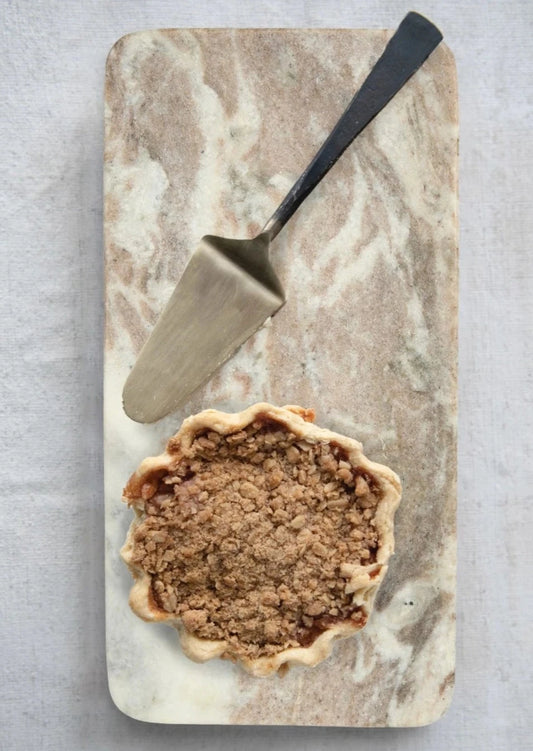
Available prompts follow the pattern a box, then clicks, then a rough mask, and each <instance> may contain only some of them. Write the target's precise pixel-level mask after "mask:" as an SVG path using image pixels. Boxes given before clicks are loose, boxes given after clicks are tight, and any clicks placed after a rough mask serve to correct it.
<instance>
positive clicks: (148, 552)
mask: <svg viewBox="0 0 533 751" xmlns="http://www.w3.org/2000/svg"><path fill="white" fill-rule="evenodd" d="M171 443H172V442H171ZM171 447H172V446H171ZM174 449H178V450H179V449H180V447H179V445H176V446H174ZM141 495H142V506H141V508H140V510H141V511H142V512H143V519H142V521H141V523H140V524H139V525H138V527H137V528H136V530H135V534H134V543H133V562H134V563H135V564H136V565H137V566H138V567H140V568H141V569H142V570H143V571H145V572H147V573H148V574H150V576H151V578H152V596H153V598H154V602H155V603H156V604H157V606H158V607H160V608H162V609H163V610H165V611H166V612H167V613H172V614H175V615H176V616H179V617H180V618H181V620H182V623H183V625H184V627H185V628H186V629H187V630H188V631H190V632H192V633H194V634H195V635H196V636H198V637H200V638H203V639H209V640H221V639H223V640H225V641H227V642H228V643H229V645H230V647H231V648H232V651H233V652H234V653H235V654H240V655H246V656H247V657H252V658H253V657H260V656H263V655H272V654H276V653H278V652H280V651H282V650H285V649H287V648H289V647H298V646H308V645H309V644H311V643H312V642H313V641H314V640H315V639H316V638H317V636H318V635H319V634H321V633H322V632H323V631H324V630H326V629H327V628H328V627H330V626H331V625H332V624H334V623H337V622H340V621H343V620H346V619H349V618H351V619H354V620H355V621H356V622H360V623H361V625H364V620H365V619H366V614H365V613H364V612H363V611H361V609H359V608H357V607H355V606H354V605H353V603H352V596H351V595H350V594H347V593H346V591H345V587H346V578H343V566H342V564H345V563H346V562H350V563H351V564H357V563H360V564H362V565H367V564H371V563H373V562H374V561H375V556H376V551H377V548H378V544H379V540H378V533H377V531H376V529H375V527H374V522H373V520H374V514H375V511H376V507H377V505H378V502H379V499H380V497H381V495H380V490H379V488H378V487H377V483H375V481H374V479H373V478H372V477H371V476H370V475H369V474H368V473H367V472H363V471H362V470H361V469H359V468H354V467H352V466H351V465H350V463H349V462H348V461H346V454H345V452H344V451H343V449H342V448H341V447H339V446H337V445H335V444H333V443H317V444H313V443H308V442H307V441H302V440H299V439H298V438H297V437H296V436H295V435H294V434H293V433H291V432H289V431H288V430H287V429H286V428H285V426H284V425H282V424H281V423H277V422H273V421H272V420H268V421H267V420H261V419H257V420H256V421H255V422H253V423H252V424H251V425H249V426H248V427H246V428H245V429H243V430H240V431H239V432H237V433H233V434H230V435H227V436H223V435H220V434H219V433H216V432H214V431H209V432H204V433H203V434H199V435H197V436H196V438H195V440H194V442H193V443H192V446H191V448H190V450H187V451H186V452H182V451H181V452H180V453H179V458H177V460H176V462H175V463H174V465H173V466H172V468H171V470H170V471H169V472H167V473H166V474H165V475H164V476H163V477H159V478H156V479H155V480H154V481H153V482H146V483H145V484H144V485H143V487H142V491H141ZM136 505H137V506H138V503H137V502H136Z"/></svg>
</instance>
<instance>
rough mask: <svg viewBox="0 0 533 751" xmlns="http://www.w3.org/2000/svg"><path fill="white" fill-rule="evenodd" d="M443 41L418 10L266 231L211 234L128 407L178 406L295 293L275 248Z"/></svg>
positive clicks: (165, 409) (135, 377)
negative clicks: (279, 268)
mask: <svg viewBox="0 0 533 751" xmlns="http://www.w3.org/2000/svg"><path fill="white" fill-rule="evenodd" d="M441 40H442V34H441V33H440V31H439V30H438V29H437V28H436V27H435V26H434V25H433V24H432V23H431V22H430V21H428V20H427V19H426V18H424V17H423V16H421V15H419V14H418V13H408V14H407V15H406V17H405V18H404V19H403V21H402V22H401V24H400V25H399V27H398V29H397V31H396V32H395V33H394V35H393V36H392V37H391V39H390V41H389V42H388V44H387V46H386V47H385V50H384V52H383V54H382V55H381V57H380V58H379V60H378V61H377V63H376V64H375V65H374V67H373V68H372V70H371V71H370V73H369V75H368V77H367V78H366V80H365V82H364V83H363V85H362V86H361V88H360V89H359V91H358V92H357V93H356V94H355V96H354V98H353V99H352V101H351V102H350V104H349V105H348V107H347V109H346V110H345V112H344V114H343V115H342V116H341V118H340V120H339V121H338V123H337V124H336V125H335V127H334V128H333V130H332V132H331V133H330V135H329V136H328V137H327V139H326V141H325V142H324V144H323V145H322V147H321V148H320V149H319V151H318V152H317V154H316V155H315V157H314V158H313V160H312V161H311V163H310V164H309V166H308V167H307V169H306V170H305V171H304V172H303V173H302V175H301V176H300V178H299V179H298V180H297V181H296V183H295V184H294V185H293V187H292V188H291V189H290V191H289V193H288V194H287V196H286V197H285V198H284V200H283V201H282V203H281V204H280V206H279V207H278V208H277V209H276V211H275V212H274V214H273V215H272V216H271V218H270V219H269V220H268V222H267V223H266V224H265V226H264V227H263V229H262V231H261V232H260V234H259V235H257V237H254V238H253V239H248V240H232V239H228V238H224V237H215V236H214V235H205V237H203V238H202V239H201V240H200V243H199V245H198V247H197V248H196V250H195V251H194V253H193V254H192V256H191V258H190V260H189V263H188V265H187V267H186V268H185V271H184V273H183V275H182V277H181V279H180V280H179V282H178V284H177V286H176V288H175V290H174V292H173V293H172V296H171V298H170V300H169V301H168V303H167V305H166V307H165V309H164V310H163V312H162V314H161V316H160V317H159V319H158V321H157V323H156V325H155V327H154V329H153V332H152V334H151V335H150V337H149V338H148V341H147V342H146V344H145V345H144V347H143V348H142V350H141V352H140V354H139V357H138V359H137V362H136V363H135V365H134V367H133V369H132V371H131V373H130V375H129V377H128V379H127V381H126V384H125V386H124V390H123V395H122V396H123V404H124V410H125V412H126V414H127V415H128V416H129V417H131V418H132V419H133V420H136V421H137V422H144V423H150V422H155V421H156V420H159V419H160V418H162V417H164V416H165V415H167V414H169V413H170V412H173V411H174V410H176V409H178V408H179V407H180V406H182V405H183V404H184V402H186V400H187V398H188V397H189V396H190V394H191V393H192V392H193V391H195V389H197V388H198V387H199V386H201V385H202V384H204V383H205V382H206V381H208V380H209V378H210V377H211V376H212V375H213V373H214V372H215V371H216V370H217V369H218V368H219V367H220V366H221V365H222V363H224V362H225V361H226V360H227V359H228V358H229V357H231V355H233V354H234V353H235V351H236V350H237V349H238V348H239V347H240V346H241V345H242V344H243V343H244V342H245V341H246V340H247V339H248V338H249V337H250V336H252V334H254V333H255V332H256V331H257V330H258V329H259V328H260V327H261V326H262V325H263V324H264V323H265V321H266V320H267V319H268V318H269V317H270V316H272V315H274V313H276V312H277V311H278V310H279V309H280V308H281V307H282V305H283V304H284V302H285V293H284V291H283V288H282V286H281V284H280V281H279V279H278V278H277V276H276V273H275V271H274V269H273V268H272V265H271V264H270V261H269V257H268V254H269V247H270V243H271V242H272V240H273V239H274V238H275V237H276V235H277V234H278V233H279V231H280V230H281V229H282V227H283V226H284V225H285V223H286V222H287V221H288V220H289V219H290V217H291V216H292V215H293V214H294V212H295V211H296V209H297V208H298V207H299V206H300V204H301V203H302V201H304V199H305V198H306V197H307V196H308V195H309V193H310V192H311V191H312V190H313V189H314V188H315V187H316V186H317V185H318V183H319V182H320V181H321V180H322V178H323V177H324V175H326V173H327V172H328V171H329V170H330V169H331V167H332V166H333V165H334V164H335V162H336V161H337V159H338V158H339V157H340V156H341V154H342V153H343V152H344V151H345V149H346V148H347V147H348V146H349V145H350V143H351V142H352V141H353V139H354V138H355V137H356V136H357V135H358V134H359V133H361V131H362V130H363V129H364V128H365V127H366V126H367V125H368V123H369V122H370V121H371V120H372V119H373V118H374V117H375V116H376V115H377V114H378V113H379V112H380V110H382V109H383V107H384V106H385V105H386V104H387V103H388V102H389V101H390V100H391V99H392V97H393V96H394V95H395V94H396V93H397V92H398V91H399V90H400V89H401V88H402V86H403V85H404V84H405V83H406V82H407V81H408V80H409V78H410V77H411V76H412V75H413V73H415V72H416V71H417V70H418V68H419V67H420V66H421V65H422V63H423V62H424V60H426V58H427V57H428V55H430V54H431V52H432V51H433V50H434V49H435V47H436V46H437V45H438V44H439V42H440V41H441Z"/></svg>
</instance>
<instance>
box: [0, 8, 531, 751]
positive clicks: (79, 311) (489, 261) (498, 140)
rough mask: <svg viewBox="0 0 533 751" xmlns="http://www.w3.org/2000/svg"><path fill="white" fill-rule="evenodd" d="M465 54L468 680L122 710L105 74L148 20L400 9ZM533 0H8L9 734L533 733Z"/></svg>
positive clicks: (1, 132) (387, 20) (5, 509)
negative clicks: (425, 696) (113, 606)
mask: <svg viewBox="0 0 533 751" xmlns="http://www.w3.org/2000/svg"><path fill="white" fill-rule="evenodd" d="M412 9H414V10H418V11H420V12H422V13H424V14H426V15H427V16H428V17H429V18H431V19H432V20H433V21H434V22H435V23H436V24H437V25H438V26H439V27H440V28H441V29H442V31H443V33H444V36H445V40H446V42H447V43H448V44H449V46H450V47H451V48H452V50H453V51H454V53H455V55H456V60H457V65H458V73H459V92H460V116H461V173H460V175H461V176H460V207H461V232H460V251H461V253H460V256H461V258H460V268H461V283H460V361H459V362H460V365H459V366H460V419H459V508H458V529H459V586H458V644H457V682H456V692H455V698H454V701H453V704H452V708H451V709H450V711H449V712H448V714H447V715H446V716H445V717H444V718H443V719H442V720H440V721H439V722H438V723H436V724H435V725H433V726H430V727H427V728H421V729H412V730H352V729H313V728H252V727H250V728H246V727H244V728H231V727H221V728H213V727H194V726H187V727H173V726H158V725H145V724H143V723H139V722H136V721H134V720H131V719H129V718H127V717H125V716H124V715H122V714H121V713H120V712H119V711H118V710H117V709H116V708H115V707H114V705H113V704H112V702H111V700H110V698H109V694H108V691H107V683H106V669H105V645H104V610H103V599H104V579H103V571H104V569H103V537H104V535H103V518H104V516H103V498H102V490H103V488H102V420H101V400H102V388H101V368H102V354H101V350H102V327H103V283H102V270H103V263H102V228H101V224H102V193H101V178H102V146H103V122H102V120H103V113H102V107H103V105H102V89H103V77H104V65H105V57H106V54H107V52H108V50H109V48H110V47H111V45H112V44H113V42H114V41H115V40H116V39H117V38H119V37H120V36H122V35H123V34H124V33H126V32H129V31H137V30H141V29H144V28H156V27H179V26H184V27H187V26H196V27H199V26H277V27H280V26H297V27H308V26H326V27H377V28H383V27H389V28H392V27H395V26H396V25H397V24H398V22H399V21H400V20H401V18H402V17H403V15H404V14H405V12H407V11H408V10H412ZM532 38H533V3H531V1H530V0H507V2H503V1H501V0H487V2H484V1H483V0H479V2H468V1H467V2H455V1H454V2H444V1H442V2H436V1H431V0H427V1H426V2H423V3H422V2H421V3H420V4H418V5H417V6H410V5H407V4H405V3H403V2H399V1H396V0H370V1H369V2H355V0H354V1H353V2H348V1H347V0H345V1H344V2H334V0H321V1H320V0H315V1H313V0H310V1H309V2H304V1H303V0H302V1H300V2H298V1H294V2H287V1H286V0H285V2H284V1H283V0H265V1H264V2H256V3H253V2H245V1H244V0H225V1H222V0H196V2H189V1H183V2H173V1H171V0H154V1H153V2H141V1H139V2H135V1H133V0H130V1H128V0H108V2H106V1H105V0H92V1H89V0H77V1H74V0H72V1H71V2H62V1H61V0H33V1H32V0H18V1H17V0H3V2H2V3H0V39H1V46H2V49H1V55H0V65H1V68H2V75H1V81H2V96H1V99H0V107H1V120H0V144H1V146H0V179H1V180H2V191H1V194H0V211H1V216H2V219H1V222H0V236H1V253H0V263H1V269H0V285H1V286H0V312H1V321H2V324H1V325H2V337H1V344H0V346H1V355H0V389H1V394H2V396H1V401H0V416H1V419H0V430H1V441H2V444H1V451H2V462H1V464H0V482H1V487H2V499H1V507H0V508H1V511H0V514H1V518H2V522H1V528H0V587H1V589H2V592H1V603H2V607H1V613H2V615H1V625H0V629H1V633H0V644H1V647H2V658H3V659H2V670H0V747H1V748H3V749H6V750H9V751H11V749H28V751H30V750H31V749H43V750H46V749H54V751H59V750H62V749H68V750H69V751H71V750H73V751H76V750H77V749H80V751H82V750H84V749H91V750H92V749H106V751H115V749H146V748H157V749H171V748H187V749H192V750H194V751H196V750H198V751H199V750H200V749H221V750H222V749H247V748H250V747H251V746H252V744H253V748H254V749H257V751H261V750H262V749H271V748H289V749H309V751H314V750H315V749H317V750H318V749H326V748H329V747H334V748H336V749H339V750H342V749H365V750H366V749H388V750H391V751H394V750H395V749H408V750H410V749H413V750H417V751H418V750H420V751H422V749H423V750H424V751H427V750H430V751H431V750H432V749H437V750H439V751H440V750H441V749H442V751H445V750H446V751H448V749H465V750H469V749H472V750H473V751H474V750H475V751H478V749H498V750H499V749H502V751H504V750H505V751H507V749H511V748H512V749H513V750H514V751H520V750H521V749H532V748H533V727H532V720H531V711H532V708H533V702H532V696H533V685H532V673H533V667H532V652H533V639H532V635H531V634H532V627H531V622H532V620H533V605H532V601H533V598H532V591H531V585H530V580H531V571H532V570H533V555H532V549H533V539H532V538H533V525H532V513H531V506H532V505H533V490H532V488H533V469H532V468H533V461H532V432H533V431H532V427H533V410H532V401H533V382H532V381H533V379H532V370H533V365H532V361H533V347H532V344H531V342H532V339H533V331H532V328H533V249H532V239H531V238H532V237H533V210H532V208H531V197H532V194H533V178H532V175H533V123H532V114H533V53H532V50H533V43H532Z"/></svg>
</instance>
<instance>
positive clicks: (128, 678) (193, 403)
mask: <svg viewBox="0 0 533 751" xmlns="http://www.w3.org/2000/svg"><path fill="white" fill-rule="evenodd" d="M390 34H391V32H389V31H376V30H372V31H370V30H326V29H312V30H310V29H306V30H293V29H291V30H288V29H285V30H267V29H261V30H248V29H244V30H243V29H241V30H231V29H209V30H207V29H197V30H188V29H180V30H164V31H149V32H141V33H135V34H131V35H128V36H126V37H124V38H122V39H120V40H119V41H118V42H117V43H116V44H115V46H114V47H113V49H112V50H111V53H110V55H109V58H108V63H107V71H106V121H105V253H106V256H105V266H106V337H105V494H106V499H105V500H106V506H105V508H106V511H105V513H106V613H107V615H106V619H107V661H108V674H109V687H110V691H111V695H112V697H113V699H114V701H115V703H116V704H117V706H118V707H119V708H120V709H121V710H122V711H123V712H125V713H126V714H128V715H130V716H132V717H135V718H137V719H140V720H145V721H150V722H164V723H215V724H231V723H233V724H282V725H329V726H332V725H340V726H367V727H375V726H415V725H423V724H427V723H430V722H432V721H434V720H436V719H438V718H439V717H440V716H441V715H442V714H443V712H444V711H445V710H446V708H447V707H448V705H449V703H450V700H451V695H452V691H453V684H454V665H455V651H454V642H455V551H456V528H455V502H456V501H455V499H456V494H455V475H456V357H457V352H456V347H457V342H456V337H457V196H456V193H457V190H456V187H457V138H458V136H457V94H456V77H455V66H454V60H453V56H452V54H451V53H450V51H449V49H448V48H447V47H446V46H445V45H444V44H441V45H440V46H439V48H438V49H437V50H436V51H435V52H434V53H433V55H432V56H431V57H430V59H429V60H428V61H427V62H426V63H425V65H424V66H423V67H422V68H421V69H420V71H419V72H418V73H417V74H416V75H415V77H414V78H413V79H412V80H411V82H410V83H409V84H408V85H407V86H406V87H405V88H404V89H403V90H402V91H401V92H400V93H399V94H398V95H397V96H396V97H395V99H394V100H393V101H392V102H391V104H390V105H389V106H388V107H387V108H386V109H385V110H384V111H383V112H382V113H381V114H380V115H379V116H378V118H377V119H376V120H375V121H374V122H373V123H372V124H371V125H370V126H369V127H368V128H367V130H366V131H365V132H364V133H363V134H362V135H361V136H360V137H359V138H358V139H357V141H356V142H355V143H354V144H353V145H352V147H350V148H349V150H348V151H347V152H346V153H345V154H344V156H343V157H342V158H341V160H340V161H339V162H338V163H337V164H336V165H335V167H334V168H333V169H332V170H331V172H330V174H329V175H328V176H327V177H326V179H325V180H324V181H323V182H322V183H321V185H320V186H319V187H318V188H317V189H316V191H315V192H314V193H313V194H312V195H311V196H310V197H309V198H308V199H307V201H306V202H305V203H304V205H303V206H302V207H301V208H300V209H299V211H298V212H297V214H296V215H295V216H294V217H293V219H292V220H291V221H290V222H289V224H288V225H287V226H286V228H285V229H284V230H283V231H282V233H281V234H280V235H279V237H278V238H277V240H276V241H275V244H274V247H273V251H272V262H273V264H274V266H275V268H276V270H277V272H278V275H279V278H280V279H281V281H282V283H283V285H284V288H285V289H286V291H287V295H288V302H287V304H286V306H285V307H284V308H283V309H282V310H281V311H280V312H279V313H278V314H277V315H276V316H275V317H274V318H273V319H272V321H271V322H270V323H269V325H267V326H265V327H264V328H263V329H262V330H261V331H260V332H258V334H257V335H256V336H254V337H253V338H252V339H250V340H249V341H248V342H247V343H246V344H245V345H244V346H243V348H242V349H241V350H240V351H239V352H238V353H237V355H236V356H235V357H234V358H233V359H232V360H230V361H229V362H228V363H227V364H226V365H225V366H224V367H223V368H222V369H221V370H220V371H219V373H218V374H217V375H216V376H215V377H214V378H213V379H212V381H211V382H210V383H208V384H207V385H206V386H205V387H204V388H202V389H201V390H199V391H197V392H196V393H195V394H194V395H193V397H192V398H191V399H190V402H189V403H188V404H187V405H186V406H185V408H184V409H182V410H180V411H179V412H177V413H176V414H174V415H171V416H169V417H168V418H165V419H164V420H162V421H160V422H158V423H156V424H155V425H139V424H137V423H135V422H132V421H131V420H129V419H128V418H127V417H126V415H125V414H124V412H123V410H122V406H121V391H122V387H123V384H124V381H125V379H126V377H127V374H128V372H129V370H130V368H131V367H132V365H133V363H134V361H135V358H136V356H137V354H138V353H139V350H140V348H141V346H142V344H143V342H144V341H145V339H146V338H147V336H148V335H149V333H150V331H151V329H152V327H153V324H154V322H155V320H156V319H157V316H158V314H159V313H160V311H161V309H162V307H163V306H164V303H165V301H166V300H167V299H168V297H169V296H170V293H171V291H172V289H173V287H174V285H175V283H176V282H177V280H178V279H179V276H180V274H181V272H182V271H183V269H184V267H185V265H186V263H187V260H188V258H189V255H190V253H191V251H192V250H193V248H194V247H195V245H196V243H197V242H198V240H199V238H200V237H201V236H202V235H203V234H207V233H210V234H220V235H225V236H227V237H251V236H252V235H253V234H254V233H256V232H257V231H258V230H259V229H260V228H261V227H262V225H263V224H264V223H265V221H266V220H267V219H268V217H269V216H270V215H271V213H272V212H273V211H274V209H275V208H276V207H277V205H278V203H279V202H280V200H281V199H282V198H283V196H284V195H285V193H286V191H287V190H288V189H289V188H290V186H291V185H292V184H293V182H294V181H295V179H296V178H297V177H298V176H299V174H300V173H301V171H302V170H303V168H304V167H305V166H306V164H307V163H308V161H309V159H310V158H311V156H312V155H313V154H314V153H315V151H316V149H317V148H318V146H319V145H320V144H321V142H322V141H323V139H324V137H325V136H326V135H327V133H328V132H329V130H330V128H331V127H332V126H333V125H334V123H335V122H336V120H337V118H338V116H339V115H340V114H341V113H342V111H343V110H344V108H345V106H346V105H347V103H348V102H349V100H350V99H351V97H352V95H353V93H354V91H355V90H356V89H357V88H358V86H359V85H360V84H361V83H362V81H363V79H364V77H365V75H366V73H367V72H368V70H369V68H370V67H371V65H372V64H373V63H374V62H375V61H376V59H377V58H378V57H379V55H380V53H381V51H382V49H383V47H384V45H385V43H386V40H387V39H388V37H389V36H390ZM199 305H201V301H200V300H199ZM193 355H194V353H191V356H193ZM259 400H266V401H271V402H273V403H275V404H280V405H282V404H287V403H293V404H294V403H297V404H301V405H302V406H305V407H314V408H315V410H316V413H317V422H318V424H320V425H322V426H324V427H328V428H330V429H333V430H336V431H340V432H343V433H346V434H348V435H351V436H353V437H355V438H357V439H359V440H360V441H362V442H363V444H364V447H365V453H366V454H367V456H369V457H370V458H371V459H373V460H376V461H379V462H383V463H386V464H388V465H389V466H390V467H392V468H393V469H394V470H395V471H396V472H397V473H398V474H399V475H400V476H401V479H402V482H403V500H402V503H401V505H400V508H399V510H398V513H397V516H396V554H395V556H394V558H393V559H392V562H391V566H390V569H389V572H388V575H387V577H386V579H385V582H384V584H383V587H382V589H381V590H380V593H379V595H378V599H377V603H376V608H375V611H374V613H373V615H372V617H371V618H370V621H369V623H368V625H367V627H366V628H365V629H364V630H363V631H362V632H361V633H360V634H358V635H357V636H355V637H353V638H351V639H348V640H345V641H343V642H340V643H338V644H337V646H336V647H335V650H334V653H333V655H332V656H331V657H330V658H329V659H328V660H327V661H326V662H324V663H323V664H321V665H319V666H318V667H316V668H314V669H306V668H295V669H292V670H291V671H289V673H288V675H286V676H285V677H283V678H279V677H278V676H274V677H270V678H253V677H251V676H249V675H247V674H244V673H243V672H242V671H241V670H240V669H239V668H237V667H235V666H234V665H232V664H230V663H227V662H223V661H211V662H209V663H206V664H204V665H197V664H195V663H193V662H191V661H189V660H188V659H187V658H186V657H184V656H183V654H182V653H181V652H180V649H179V646H178V642H177V638H176V635H175V633H174V632H173V630H172V629H170V628H168V627H166V626H162V625H154V624H147V623H144V622H142V621H141V620H139V619H138V618H137V617H136V616H134V615H133V613H132V612H131V611H130V609H129V607H128V603H127V599H128V592H129V588H130V586H131V580H130V575H129V572H128V571H127V569H126V567H125V565H124V564H123V563H122V561H121V560H120V557H119V549H120V547H121V545H122V543H123V541H124V538H125V535H126V531H127V528H128V526H129V523H130V520H131V512H130V511H129V510H128V509H127V508H126V506H125V505H124V504H123V503H122V502H121V491H122V487H123V485H124V484H125V482H126V480H127V478H128V476H129V474H130V473H131V472H132V470H133V469H134V468H135V467H136V465H137V464H138V462H139V461H140V460H141V459H142V458H143V457H144V456H146V455H151V454H156V453H159V452H160V451H161V450H162V448H163V446H164V443H165V441H166V439H167V438H168V437H169V436H170V435H171V434H172V433H174V432H175V431H176V429H177V428H178V427H179V425H180V423H181V420H182V419H183V418H184V417H185V416H186V415H187V414H189V413H193V412H196V411H199V410H200V409H203V408H206V407H215V408H218V409H224V410H229V411H236V410H241V409H242V408H244V407H245V406H248V405H249V404H251V403H253V402H255V401H259Z"/></svg>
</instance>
